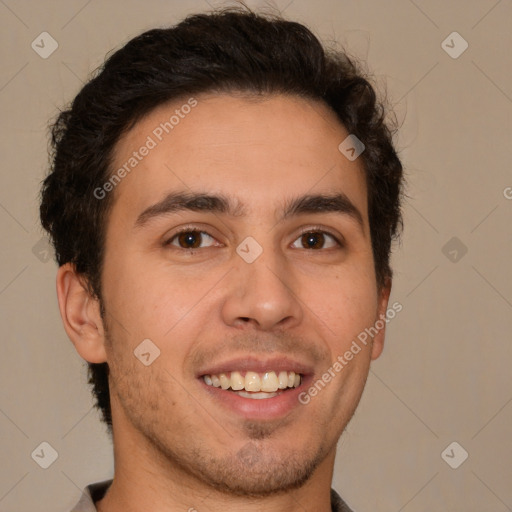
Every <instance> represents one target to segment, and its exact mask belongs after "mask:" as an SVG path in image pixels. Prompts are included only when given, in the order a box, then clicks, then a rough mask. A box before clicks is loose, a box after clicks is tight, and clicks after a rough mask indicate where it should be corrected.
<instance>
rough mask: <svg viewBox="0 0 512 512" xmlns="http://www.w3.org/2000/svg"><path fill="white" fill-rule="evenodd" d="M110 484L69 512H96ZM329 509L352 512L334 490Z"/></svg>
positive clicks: (92, 489) (87, 493)
mask: <svg viewBox="0 0 512 512" xmlns="http://www.w3.org/2000/svg"><path fill="white" fill-rule="evenodd" d="M111 483H112V480H107V481H105V482H99V483H97V484H92V485H89V486H87V487H86V488H85V490H84V492H83V493H82V497H81V498H80V501H79V502H78V503H77V504H76V506H75V508H74V509H73V510H72V511H71V512H97V511H96V506H95V505H94V503H96V502H97V501H99V500H101V498H103V496H105V493H106V492H107V489H108V488H109V486H110V484H111ZM331 509H332V512H352V510H351V509H350V508H348V506H347V504H346V503H345V502H344V501H343V500H342V499H341V498H340V496H339V495H338V493H337V492H336V491H335V490H334V489H331Z"/></svg>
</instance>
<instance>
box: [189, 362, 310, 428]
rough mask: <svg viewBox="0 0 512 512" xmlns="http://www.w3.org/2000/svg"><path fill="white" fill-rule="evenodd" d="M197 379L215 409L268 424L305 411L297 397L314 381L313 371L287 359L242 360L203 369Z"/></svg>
mask: <svg viewBox="0 0 512 512" xmlns="http://www.w3.org/2000/svg"><path fill="white" fill-rule="evenodd" d="M196 376H197V379H198V381H199V383H200V384H201V386H202V389H203V390H204V391H206V392H207V393H208V396H209V399H211V400H212V401H213V402H214V403H215V406H216V407H218V406H220V407H221V408H222V409H223V410H225V411H227V412H231V413H235V415H236V416H238V417H240V416H241V417H242V418H244V419H248V420H261V421H270V420H275V419H282V418H283V417H285V416H286V415H288V414H290V413H292V412H293V411H294V410H296V409H298V410H300V411H303V410H304V408H302V407H300V402H299V394H300V392H301V391H302V390H303V389H305V387H306V386H307V385H308V382H310V381H311V379H312V378H313V369H312V366H310V365H307V364H301V363H299V362H297V361H292V360H290V359H289V358H287V357H282V358H273V359H267V360H265V361H261V360H258V359H255V358H251V357H244V358H239V359H237V360H233V361H231V362H229V363H223V364H218V365H215V366H211V367H209V368H205V369H203V370H202V371H200V372H199V373H198V374H196ZM299 407H300V408H299Z"/></svg>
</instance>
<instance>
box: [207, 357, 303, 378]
mask: <svg viewBox="0 0 512 512" xmlns="http://www.w3.org/2000/svg"><path fill="white" fill-rule="evenodd" d="M234 371H243V372H257V373H263V372H266V371H277V372H280V371H287V372H295V373H300V374H302V375H309V374H311V373H313V368H312V366H311V365H310V364H307V363H304V362H301V361H297V360H295V359H291V358H289V357H287V356H281V357H275V356H274V357H271V358H270V357H269V358H262V357H256V356H244V357H237V358H235V359H230V360H228V361H222V362H219V363H215V364H212V365H209V366H208V367H204V368H202V369H200V370H199V371H198V372H197V376H198V377H202V376H204V375H218V374H220V373H229V372H234Z"/></svg>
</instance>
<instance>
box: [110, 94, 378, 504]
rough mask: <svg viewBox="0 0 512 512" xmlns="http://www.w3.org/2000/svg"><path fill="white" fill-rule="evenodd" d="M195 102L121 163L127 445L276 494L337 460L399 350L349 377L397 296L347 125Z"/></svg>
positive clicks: (293, 105) (113, 346)
mask: <svg viewBox="0 0 512 512" xmlns="http://www.w3.org/2000/svg"><path fill="white" fill-rule="evenodd" d="M195 100H196V101H197V104H195V105H194V106H193V108H182V107H183V105H185V104H187V99H186V100H184V101H183V102H178V103H174V104H172V105H170V106H165V107H160V108H159V109H157V110H155V111H153V112H152V113H151V114H150V115H148V116H147V117H146V118H145V119H143V120H142V121H140V122H139V123H138V124H137V125H136V126H135V127H134V128H133V129H132V130H131V131H130V132H129V133H128V134H127V135H126V136H125V137H124V138H123V139H122V140H121V141H120V142H119V143H118V145H117V147H116V152H115V162H114V165H113V168H114V169H118V168H121V167H122V166H123V165H124V164H125V163H127V162H128V161H129V159H130V157H133V156H134V155H133V152H134V151H137V152H138V156H136V157H135V158H137V159H138V160H137V164H136V166H133V168H131V167H130V169H131V170H130V172H129V173H126V176H125V177H123V179H122V181H121V182H120V183H119V184H117V186H116V187H115V190H114V191H113V192H110V193H113V194H115V202H114V205H113V208H112V211H111V213H110V216H109V220H108V224H107V232H106V246H105V259H104V268H103V272H102V291H103V305H104V308H105V310H106V314H105V317H104V327H105V329H106V332H107V335H106V337H105V350H106V357H107V361H108V364H109V366H110V386H111V401H112V412H113V422H114V439H116V437H117V439H118V440H119V439H124V440H125V441H126V443H138V446H140V445H142V446H145V447H146V448H147V450H146V453H156V454H158V457H156V458H154V459H153V460H158V464H160V466H161V468H160V469H161V470H162V468H164V469H163V470H168V471H173V470H175V469H176V468H180V471H184V472H186V473H187V474H188V475H189V476H190V477H191V478H195V479H198V480H201V481H202V482H204V483H206V484H208V485H210V486H214V487H216V488H217V489H221V490H225V491H227V492H231V493H235V494H239V495H244V494H252V495H265V494H270V493H272V492H275V491H278V490H284V489H290V488H293V487H297V486H299V485H301V484H303V483H304V482H305V481H306V480H307V479H308V478H309V477H310V476H311V474H313V473H314V472H315V470H317V469H318V467H320V466H321V465H322V464H323V463H324V462H325V461H326V460H327V459H329V457H333V454H334V451H335V446H336V442H337V440H338V438H339V436H340V435H341V432H342V430H343V428H344V427H345V425H346V424H347V422H348V421H349V419H350V418H351V416H352V414H353V412H354V410H355V408H356V406H357V403H358V401H359V399H360V396H361V393H362V390H363V386H364V382H365V380H366V377H367V374H368V369H369V363H370V360H371V358H372V357H376V356H378V354H379V353H380V350H381V348H382V336H381V334H379V335H377V337H376V338H375V339H374V341H373V346H371V344H368V345H366V346H362V347H361V350H360V352H358V353H357V355H354V357H353V358H352V360H350V361H347V364H346V365H344V366H343V369H342V370H341V371H337V372H336V371H334V372H333V371H332V366H333V363H334V362H335V361H336V360H338V361H339V359H338V356H343V354H345V353H346V352H347V350H349V349H350V347H351V345H352V342H353V341H354V340H355V339H357V336H358V334H360V333H361V332H362V331H364V329H365V328H367V327H370V326H373V325H374V323H375V322H376V320H377V319H378V317H379V314H380V313H382V312H383V311H384V310H385V307H386V301H387V294H386V292H385V291H380V292H379V290H378V289H377V286H376V279H375V273H374V261H373V256H372V249H371V240H370V230H369V224H368V213H367V210H368V207H367V197H366V196H367V191H366V185H365V179H364V174H363V168H362V162H361V161H360V159H357V160H355V161H349V160H348V159H346V158H345V157H344V156H343V155H342V154H341V153H340V151H339V150H338V145H339V144H340V142H341V141H343V140H344V139H345V138H346V137H347V135H348V133H347V132H346V130H345V129H344V128H343V126H341V125H340V124H339V122H338V121H337V120H336V118H335V116H334V114H333V113H332V112H330V111H329V110H328V109H327V108H326V107H325V106H323V105H321V104H319V103H313V102H311V101H306V100H304V99H300V98H294V97H285V96H272V97H265V98H264V99H258V100H256V99H255V98H248V97H242V96H237V97H235V96H230V95H216V96H211V95H210V96H206V95H205V96H197V97H196V98H195ZM189 104H191V103H189ZM176 110H179V112H180V115H179V116H178V117H179V121H178V122H177V123H176V124H173V127H172V129H170V128H169V126H167V130H168V131H169V133H166V131H165V130H163V129H162V125H161V123H165V121H169V119H170V117H171V116H172V115H173V114H175V111H176ZM173 122H176V119H174V120H173ZM164 126H165V125H164ZM159 127H160V129H158V128H159ZM148 137H150V138H151V140H152V142H153V143H154V147H151V148H150V149H149V151H147V152H146V151H143V150H142V151H139V148H141V147H142V146H146V147H150V146H153V144H152V142H150V141H149V139H148ZM160 139H161V140H160ZM142 153H146V156H142ZM139 157H140V159H139ZM132 164H133V161H132ZM123 174H124V173H123ZM143 340H151V341H145V342H144V344H143V345H140V344H141V342H143ZM139 346H140V348H138V347H139ZM134 351H135V352H136V353H138V354H139V358H137V357H135V355H134ZM141 353H142V355H141ZM158 354H159V355H158ZM157 355H158V357H156V356H157ZM155 357H156V358H155ZM141 360H142V361H141ZM329 368H331V376H332V374H334V375H335V376H334V377H332V378H331V379H330V382H328V383H327V384H325V383H324V386H317V387H318V388H321V390H320V391H318V392H317V394H316V396H314V397H311V399H310V400H309V402H308V403H307V404H305V403H304V402H305V401H306V400H305V399H304V396H305V394H304V393H305V392H306V391H307V390H308V389H310V388H311V387H312V386H314V384H315V382H317V381H318V380H319V379H320V380H321V379H322V375H323V374H324V373H325V372H327V371H328V369H329ZM292 372H293V373H292ZM294 375H295V376H294ZM233 388H234V389H233ZM262 388H263V390H262ZM301 397H302V400H300V398H301ZM173 468H174V469H173ZM269 468H271V469H270V470H269Z"/></svg>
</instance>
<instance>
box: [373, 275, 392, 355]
mask: <svg viewBox="0 0 512 512" xmlns="http://www.w3.org/2000/svg"><path fill="white" fill-rule="evenodd" d="M390 293H391V278H390V277H388V278H387V279H386V281H385V283H384V286H382V288H381V289H380V290H379V297H378V304H377V318H376V319H375V324H376V327H377V328H378V329H379V332H378V333H377V334H376V335H375V337H374V338H373V342H372V356H371V357H372V360H374V359H377V358H378V357H379V356H380V355H381V354H382V351H383V350H384V337H385V334H386V320H385V319H386V311H387V309H388V302H389V295H390ZM380 327H382V328H380Z"/></svg>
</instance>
